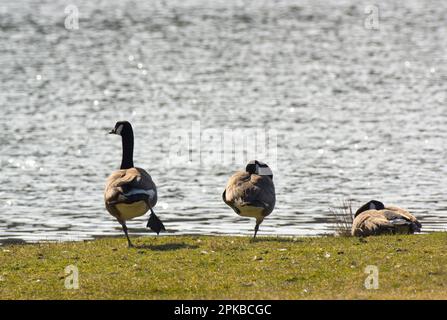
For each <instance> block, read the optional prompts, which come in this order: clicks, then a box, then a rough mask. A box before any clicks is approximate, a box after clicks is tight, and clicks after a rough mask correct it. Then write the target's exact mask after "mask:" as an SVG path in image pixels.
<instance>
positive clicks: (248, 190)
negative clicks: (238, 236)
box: [222, 160, 276, 238]
mask: <svg viewBox="0 0 447 320" xmlns="http://www.w3.org/2000/svg"><path fill="white" fill-rule="evenodd" d="M222 199H223V201H224V202H225V203H226V204H227V205H228V206H229V207H231V208H232V209H233V210H234V212H236V213H237V214H238V215H240V216H243V217H252V218H255V219H256V226H255V234H254V236H253V238H256V234H257V233H258V230H259V225H260V224H261V223H262V221H264V218H265V217H267V216H268V215H269V214H270V213H271V212H272V211H273V208H274V207H275V201H276V197H275V186H274V185H273V173H272V170H271V169H270V168H269V166H268V165H267V164H265V163H262V162H260V161H257V160H252V161H250V162H249V163H248V164H247V166H246V168H245V171H238V172H236V173H235V174H234V175H233V176H231V177H230V179H229V180H228V183H227V186H226V188H225V191H224V192H223V194H222Z"/></svg>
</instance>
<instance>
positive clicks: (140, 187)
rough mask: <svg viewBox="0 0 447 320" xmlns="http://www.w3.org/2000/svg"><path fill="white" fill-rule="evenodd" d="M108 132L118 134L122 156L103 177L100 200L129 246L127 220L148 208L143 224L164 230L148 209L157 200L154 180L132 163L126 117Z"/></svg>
mask: <svg viewBox="0 0 447 320" xmlns="http://www.w3.org/2000/svg"><path fill="white" fill-rule="evenodd" d="M109 133H110V134H116V135H120V136H121V139H122V145H123V156H122V161H121V168H120V170H117V171H114V172H113V173H112V174H111V175H110V176H109V178H108V179H107V183H106V189H105V192H104V201H105V205H106V208H107V211H108V212H109V213H110V214H111V215H112V216H114V217H115V218H116V219H117V220H118V222H119V223H120V224H121V226H122V227H123V231H124V234H125V235H126V238H127V242H128V245H129V247H132V246H133V245H132V242H131V241H130V238H129V234H128V232H127V226H126V221H127V220H131V219H133V218H135V217H139V216H142V215H144V214H145V213H146V212H148V211H149V210H150V211H151V214H150V217H149V221H148V223H147V227H148V228H151V229H152V230H153V231H155V232H156V233H157V234H159V233H160V231H162V230H163V231H164V230H165V227H164V225H163V223H162V222H161V221H160V219H158V217H157V216H156V215H155V213H154V211H153V209H152V208H153V207H154V206H155V204H156V203H157V188H156V186H155V183H154V182H153V181H152V178H151V176H150V175H149V174H148V173H147V172H146V171H145V170H144V169H141V168H136V167H134V163H133V148H134V135H133V129H132V125H131V124H130V123H129V122H127V121H119V122H117V123H116V125H115V128H114V129H113V130H112V131H110V132H109Z"/></svg>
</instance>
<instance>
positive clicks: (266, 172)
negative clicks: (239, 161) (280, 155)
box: [257, 167, 273, 176]
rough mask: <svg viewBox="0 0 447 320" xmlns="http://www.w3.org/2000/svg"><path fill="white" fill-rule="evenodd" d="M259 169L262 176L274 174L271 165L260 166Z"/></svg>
mask: <svg viewBox="0 0 447 320" xmlns="http://www.w3.org/2000/svg"><path fill="white" fill-rule="evenodd" d="M257 171H258V175H260V176H273V172H272V170H271V169H270V168H269V167H258V170H257Z"/></svg>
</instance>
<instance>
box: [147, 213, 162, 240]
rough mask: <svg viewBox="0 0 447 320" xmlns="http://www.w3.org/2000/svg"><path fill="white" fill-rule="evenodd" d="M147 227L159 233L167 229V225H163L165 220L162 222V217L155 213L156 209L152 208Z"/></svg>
mask: <svg viewBox="0 0 447 320" xmlns="http://www.w3.org/2000/svg"><path fill="white" fill-rule="evenodd" d="M147 227H148V228H151V229H152V230H153V231H155V232H156V233H157V235H158V234H159V233H160V231H166V229H165V226H164V225H163V222H161V220H160V219H158V217H157V216H156V215H155V212H154V210H152V208H151V214H150V216H149V220H148V222H147Z"/></svg>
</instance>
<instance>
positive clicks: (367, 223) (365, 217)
mask: <svg viewBox="0 0 447 320" xmlns="http://www.w3.org/2000/svg"><path fill="white" fill-rule="evenodd" d="M421 227H422V225H421V223H420V222H419V221H418V220H417V219H416V218H415V217H414V216H413V215H412V214H410V213H409V212H408V211H406V210H404V209H401V208H398V207H392V206H387V207H385V206H384V204H383V203H382V202H380V201H377V200H371V201H369V202H368V203H366V204H364V205H363V206H361V207H360V208H359V209H358V210H357V212H356V213H355V215H354V221H353V222H352V230H351V233H352V235H353V236H357V237H366V236H372V235H380V234H396V233H399V234H412V233H415V232H420V231H421Z"/></svg>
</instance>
